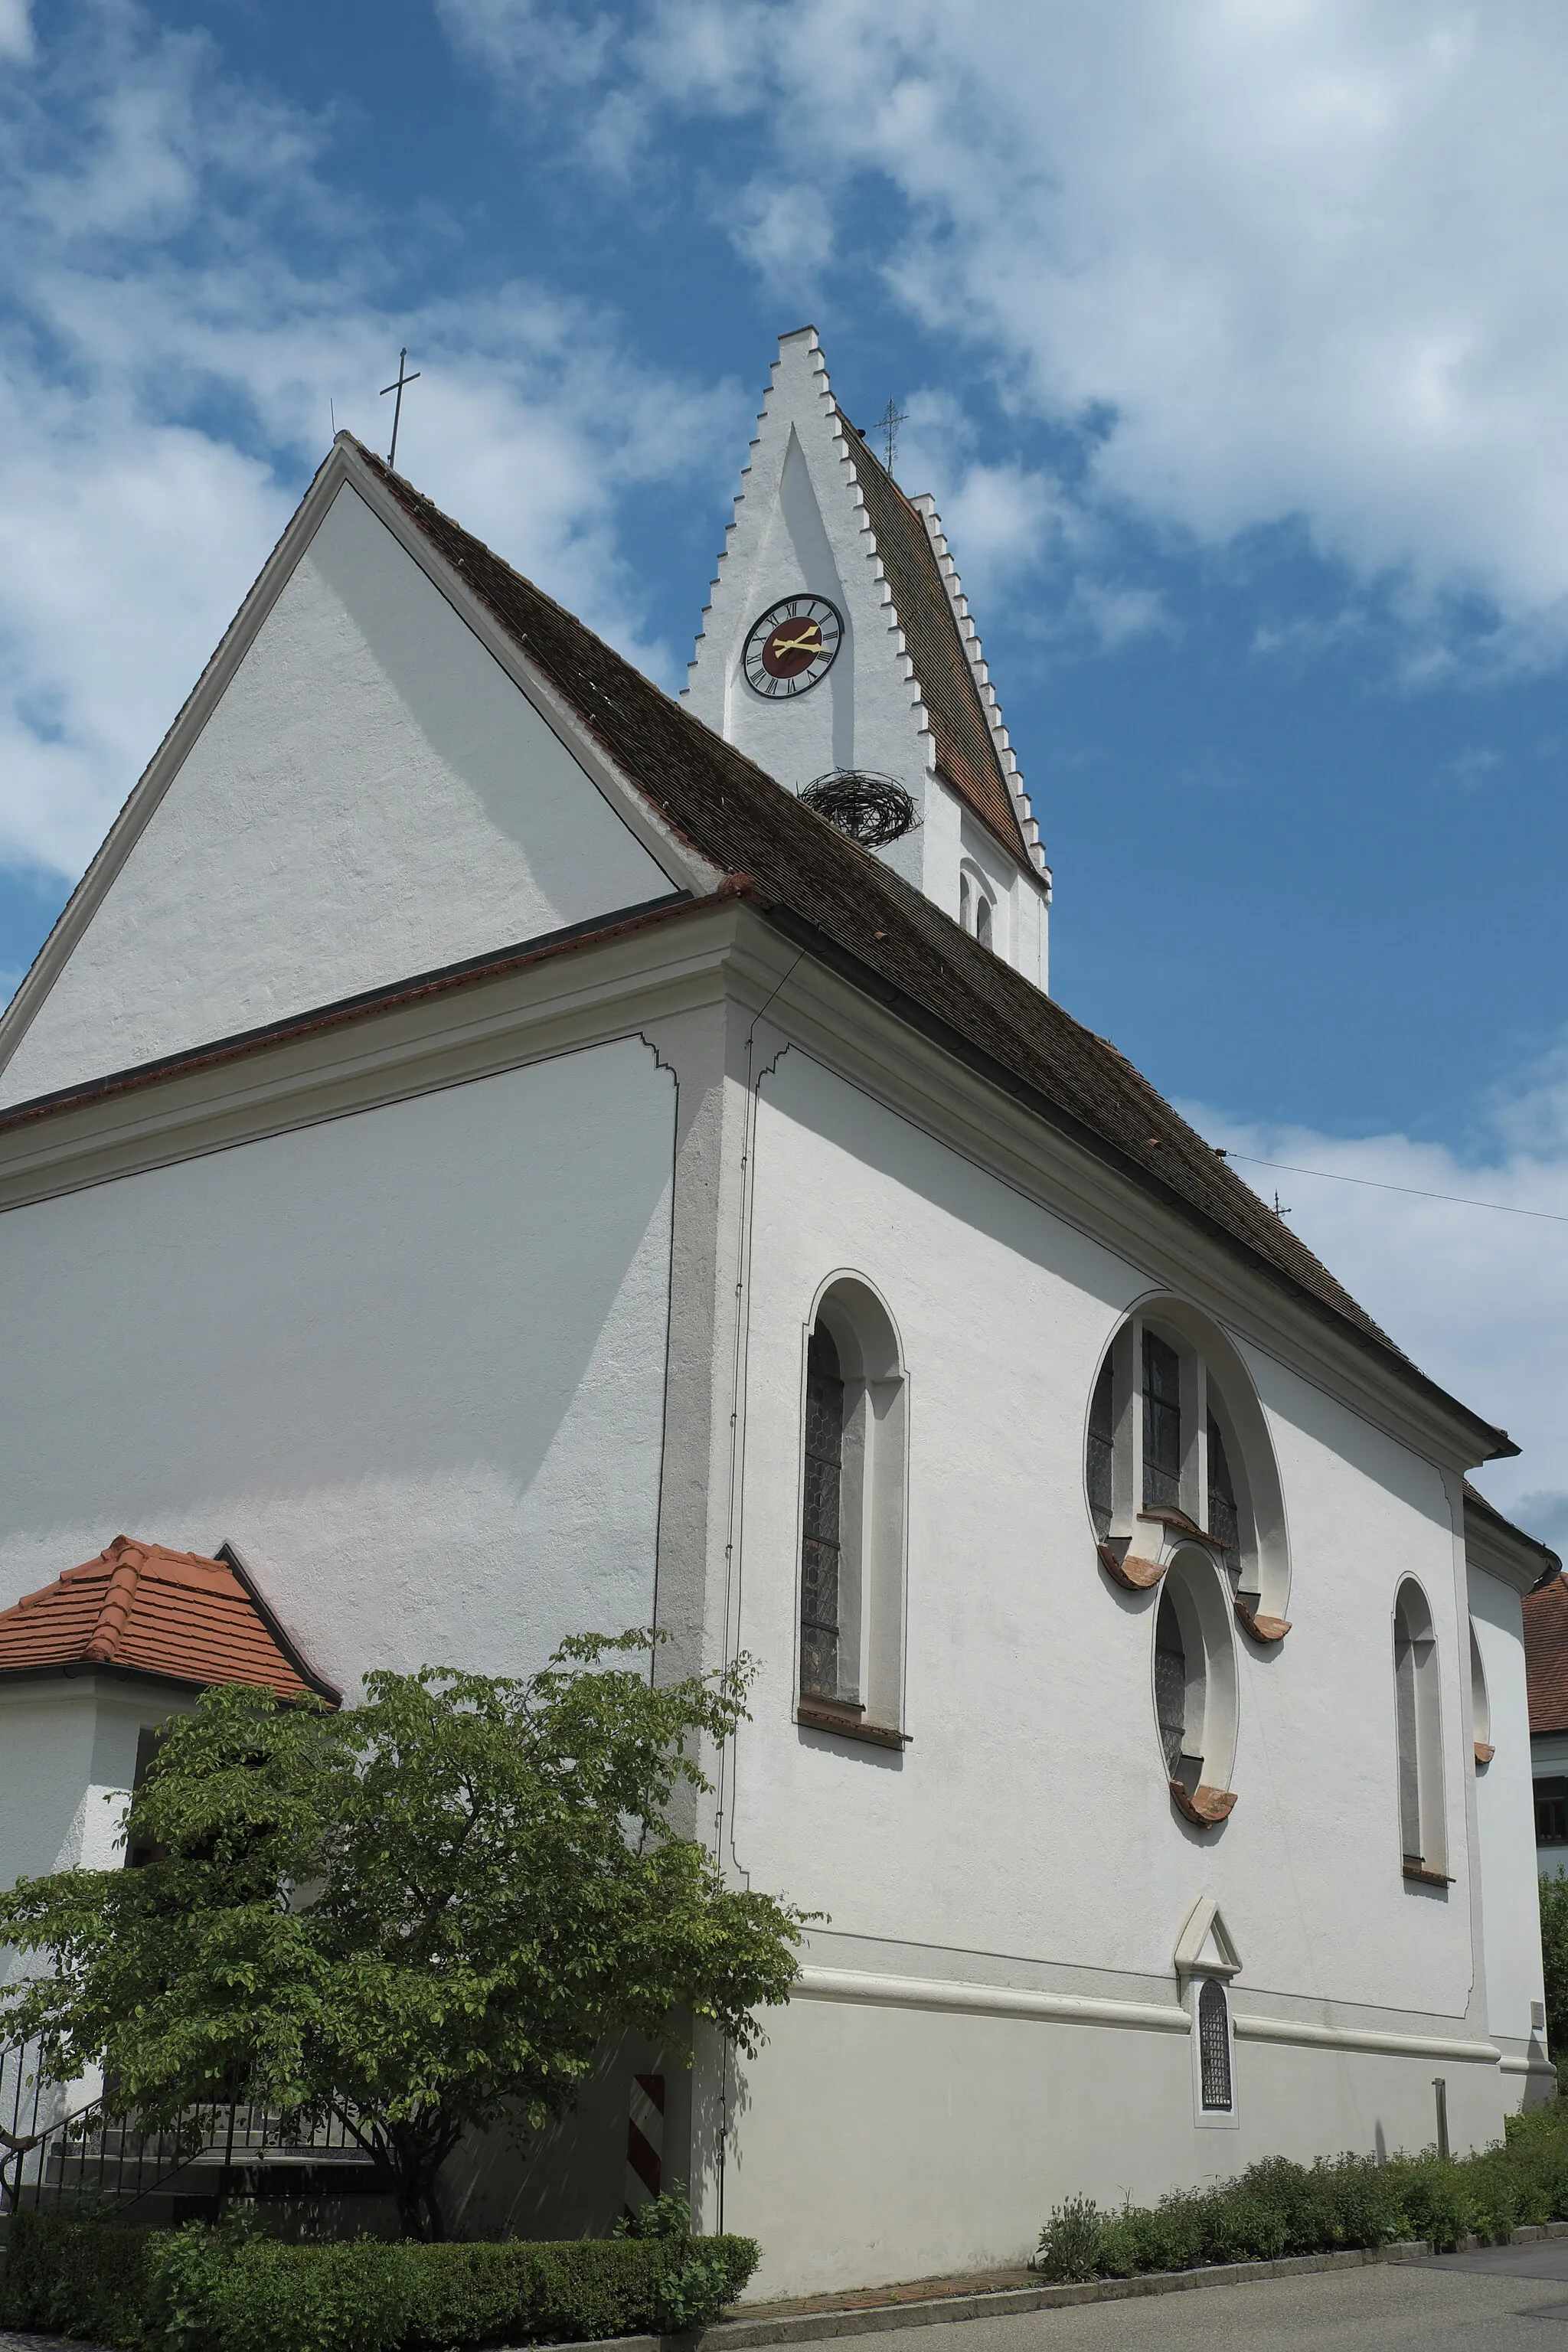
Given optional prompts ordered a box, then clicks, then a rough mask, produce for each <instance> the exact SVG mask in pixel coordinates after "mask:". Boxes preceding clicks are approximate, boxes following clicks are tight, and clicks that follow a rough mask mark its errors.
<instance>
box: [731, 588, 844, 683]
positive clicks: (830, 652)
mask: <svg viewBox="0 0 1568 2352" xmlns="http://www.w3.org/2000/svg"><path fill="white" fill-rule="evenodd" d="M843 642H844V622H843V618H842V616H841V615H840V614H839V612H838V609H837V606H836V605H833V604H829V603H828V601H827V599H826V596H786V597H784V600H783V602H782V603H781V604H770V605H769V606H768V609H767V611H766V612H765V613H764V614H763V615H762V617H761V619H760V620H756V621H753V622H752V628H751V634H750V635H748V637H747V639H746V650H745V653H744V654H743V656H742V667H743V668H744V670H745V673H746V684H747V685H748V686H749V687H750V688H751V689H752V693H753V694H760V695H762V696H763V698H764V700H766V701H768V702H774V701H778V702H783V701H786V700H787V699H788V698H789V697H790V696H791V695H794V694H804V693H805V690H806V688H808V687H812V686H815V685H816V682H817V680H818V678H821V677H826V676H827V673H828V671H829V670H830V669H831V668H832V667H833V665H834V662H835V660H836V659H837V653H838V648H839V646H841V645H842V644H843Z"/></svg>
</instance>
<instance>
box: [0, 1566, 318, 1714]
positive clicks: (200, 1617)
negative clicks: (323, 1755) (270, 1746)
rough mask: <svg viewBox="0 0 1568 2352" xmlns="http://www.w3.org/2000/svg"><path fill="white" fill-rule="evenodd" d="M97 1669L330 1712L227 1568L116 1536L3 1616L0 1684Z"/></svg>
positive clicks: (314, 1682) (294, 1654)
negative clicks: (275, 1696) (247, 1690)
mask: <svg viewBox="0 0 1568 2352" xmlns="http://www.w3.org/2000/svg"><path fill="white" fill-rule="evenodd" d="M70 1666H74V1667H77V1668H79V1669H80V1668H91V1667H93V1666H100V1667H103V1668H105V1669H109V1670H113V1671H116V1672H119V1673H121V1674H136V1675H156V1676H158V1677H159V1678H160V1679H161V1680H163V1681H167V1682H176V1683H186V1684H190V1685H194V1686H195V1687H197V1688H202V1687H205V1685H207V1684H209V1683H255V1684H257V1685H260V1686H262V1687H264V1688H266V1689H270V1690H275V1691H277V1692H278V1693H279V1696H281V1697H284V1698H301V1697H303V1696H304V1695H305V1693H306V1692H307V1691H313V1692H315V1693H316V1694H317V1696H320V1697H322V1698H326V1699H329V1700H331V1702H332V1703H333V1704H334V1705H335V1704H336V1702H337V1700H338V1697H339V1696H340V1694H339V1693H338V1692H337V1691H335V1690H334V1689H333V1688H332V1686H331V1684H330V1683H326V1682H323V1681H322V1680H321V1677H320V1675H315V1674H313V1673H312V1672H311V1671H310V1667H309V1666H308V1665H307V1664H305V1662H304V1660H303V1659H302V1658H301V1657H300V1654H299V1652H298V1651H297V1650H296V1649H295V1647H294V1645H293V1643H291V1642H290V1641H289V1637H288V1635H287V1634H286V1633H284V1632H283V1630H282V1628H281V1627H280V1626H279V1624H278V1623H277V1622H276V1620H275V1619H274V1618H273V1616H272V1613H271V1612H270V1610H268V1607H267V1604H266V1602H265V1601H262V1599H261V1597H260V1595H259V1594H258V1592H257V1591H256V1588H255V1586H254V1585H253V1584H252V1583H251V1581H250V1579H249V1578H248V1576H247V1575H246V1573H245V1571H244V1570H243V1569H241V1568H240V1567H239V1565H238V1564H237V1562H236V1561H234V1560H233V1559H204V1558H203V1557H202V1555H201V1554H200V1553H199V1552H194V1551H169V1550H167V1549H165V1548H164V1546H163V1544H144V1543H136V1542H134V1541H133V1540H132V1538H131V1537H130V1536H116V1537H115V1538H114V1541H113V1542H112V1543H111V1544H110V1546H109V1549H107V1551H102V1552H100V1554H99V1556H98V1558H97V1559H89V1560H85V1561H84V1562H83V1563H82V1565H81V1566H80V1567H79V1568H68V1569H67V1570H66V1571H65V1573H64V1575H63V1576H58V1577H57V1578H56V1579H55V1581H54V1582H53V1584H46V1585H45V1586H44V1587H43V1589H42V1591H38V1592H29V1593H28V1594H27V1595H26V1598H25V1599H24V1600H21V1601H17V1602H16V1606H15V1607H14V1608H11V1609H6V1610H5V1611H0V1675H36V1674H39V1673H44V1672H47V1671H49V1670H51V1669H56V1670H58V1669H60V1668H64V1667H70Z"/></svg>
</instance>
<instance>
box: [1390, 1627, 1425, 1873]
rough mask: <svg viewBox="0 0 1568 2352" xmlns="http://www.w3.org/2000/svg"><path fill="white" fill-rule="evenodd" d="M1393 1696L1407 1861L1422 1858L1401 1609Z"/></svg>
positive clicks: (1408, 1652)
mask: <svg viewBox="0 0 1568 2352" xmlns="http://www.w3.org/2000/svg"><path fill="white" fill-rule="evenodd" d="M1394 1709H1395V1714H1396V1717H1397V1728H1398V1742H1399V1843H1400V1849H1401V1852H1402V1853H1403V1854H1404V1856H1405V1861H1406V1862H1415V1863H1418V1862H1419V1861H1420V1860H1421V1858H1422V1857H1421V1845H1422V1840H1421V1768H1420V1759H1419V1755H1418V1751H1417V1746H1416V1740H1417V1732H1416V1724H1415V1642H1414V1641H1413V1640H1412V1639H1411V1635H1410V1626H1409V1622H1408V1621H1407V1619H1406V1617H1405V1611H1404V1609H1403V1608H1401V1609H1400V1610H1399V1612H1398V1613H1397V1615H1396V1616H1395V1618H1394Z"/></svg>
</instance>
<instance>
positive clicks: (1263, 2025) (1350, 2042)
mask: <svg viewBox="0 0 1568 2352" xmlns="http://www.w3.org/2000/svg"><path fill="white" fill-rule="evenodd" d="M1230 2030H1231V2032H1233V2033H1234V2034H1235V2035H1236V2037H1237V2041H1238V2042H1297V2043H1300V2046H1301V2047H1302V2048H1304V2049H1308V2050H1364V2051H1368V2052H1371V2053H1375V2054H1379V2055H1382V2056H1384V2057H1388V2058H1452V2059H1454V2060H1456V2061H1457V2062H1458V2063H1459V2064H1460V2065H1467V2064H1468V2065H1480V2066H1496V2065H1499V2064H1502V2065H1504V2066H1506V2065H1507V2063H1508V2062H1507V2061H1506V2059H1504V2058H1503V2056H1502V2053H1501V2052H1500V2050H1499V2049H1498V2047H1497V2045H1496V2043H1495V2042H1458V2041H1455V2040H1453V2039H1452V2038H1450V2037H1448V2036H1446V2035H1442V2034H1427V2033H1373V2032H1368V2031H1366V2030H1365V2029H1364V2028H1363V2027H1361V2026H1355V2025H1307V2024H1303V2023H1302V2022H1300V2021H1299V2020H1298V2019H1296V2018H1293V2017H1258V2016H1250V2015H1247V2014H1243V2013H1241V2012H1237V2013H1236V2014H1235V2015H1233V2016H1232V2018H1231V2021H1230Z"/></svg>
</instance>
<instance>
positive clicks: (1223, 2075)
mask: <svg viewBox="0 0 1568 2352" xmlns="http://www.w3.org/2000/svg"><path fill="white" fill-rule="evenodd" d="M1198 2071H1199V2078H1200V2082H1201V2084H1202V2097H1203V2105H1204V2109H1205V2113H1206V2114H1209V2115H1228V2114H1229V2113H1230V2107H1231V2090H1230V2017H1229V2014H1228V2004H1227V2003H1226V1997H1225V1987H1224V1985H1222V1984H1220V1983H1219V1982H1217V1981H1216V1979H1215V1978H1213V1977H1208V1978H1206V1979H1205V1982H1204V1988H1203V1990H1202V1991H1201V1992H1200V1993H1199V1995H1198Z"/></svg>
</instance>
